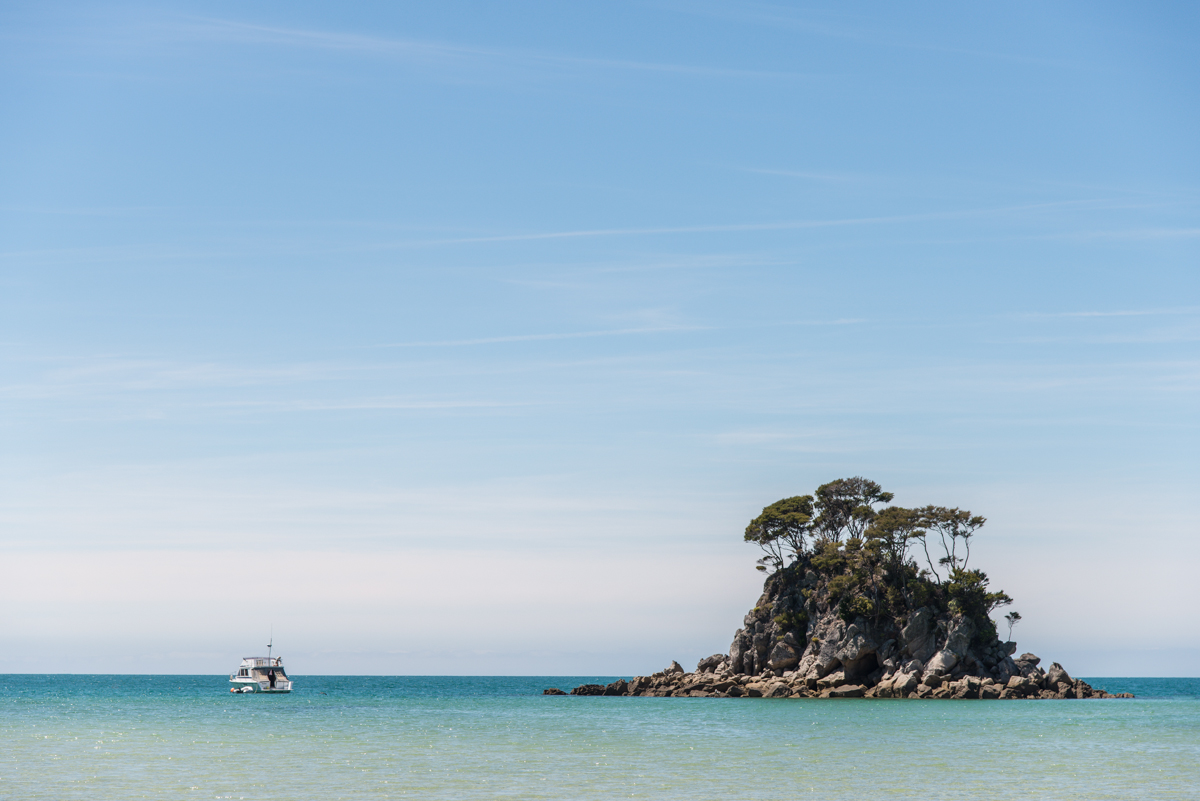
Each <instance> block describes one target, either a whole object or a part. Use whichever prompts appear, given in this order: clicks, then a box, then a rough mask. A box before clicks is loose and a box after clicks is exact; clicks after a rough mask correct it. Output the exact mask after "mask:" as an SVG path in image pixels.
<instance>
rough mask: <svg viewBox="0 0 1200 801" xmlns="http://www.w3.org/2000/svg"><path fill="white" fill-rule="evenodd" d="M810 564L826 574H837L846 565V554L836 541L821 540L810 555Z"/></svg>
mask: <svg viewBox="0 0 1200 801" xmlns="http://www.w3.org/2000/svg"><path fill="white" fill-rule="evenodd" d="M811 561H812V565H813V567H815V568H816V569H817V571H818V572H820V573H824V574H825V575H827V576H830V575H837V574H838V573H841V572H842V569H843V568H844V567H845V566H846V554H845V553H844V552H843V551H842V548H841V545H839V544H838V543H836V542H823V543H821V544H820V545H819V546H817V551H816V553H814V554H813V556H812V560H811Z"/></svg>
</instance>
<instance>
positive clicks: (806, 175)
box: [742, 167, 867, 183]
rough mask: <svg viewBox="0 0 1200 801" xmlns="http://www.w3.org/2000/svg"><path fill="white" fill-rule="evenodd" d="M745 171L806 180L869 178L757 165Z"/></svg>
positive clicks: (850, 180)
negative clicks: (765, 167)
mask: <svg viewBox="0 0 1200 801" xmlns="http://www.w3.org/2000/svg"><path fill="white" fill-rule="evenodd" d="M742 169H743V170H744V171H745V172H752V173H756V174H758V175H781V176H784V177H786V178H802V179H804V180H806V181H822V182H825V183H852V182H858V181H865V180H867V176H865V175H855V174H851V173H837V172H805V171H803V170H767V169H760V168H757V167H743V168H742Z"/></svg>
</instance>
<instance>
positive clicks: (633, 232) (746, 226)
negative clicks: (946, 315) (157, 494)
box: [381, 199, 1106, 247]
mask: <svg viewBox="0 0 1200 801" xmlns="http://www.w3.org/2000/svg"><path fill="white" fill-rule="evenodd" d="M1105 202H1106V201H1104V200H1096V199H1086V200H1062V201H1049V202H1044V203H1022V204H1016V205H1011V206H992V207H985V208H976V209H959V210H955V211H934V212H923V213H919V214H890V215H878V216H872V217H842V218H834V219H826V220H780V221H776V222H753V223H727V224H716V225H678V226H655V227H646V228H583V229H577V230H571V231H544V232H540V233H524V234H497V235H493V236H466V237H455V238H446V239H424V240H412V241H408V242H397V243H393V244H391V245H383V246H381V247H419V246H427V245H458V244H474V243H487V242H530V241H537V240H553V239H580V238H590V237H615V236H654V235H660V234H712V233H752V232H756V231H791V230H804V229H819V228H839V227H848V226H857V225H888V224H897V223H911V222H934V221H938V220H953V219H969V218H976V217H988V216H999V215H1006V214H1013V213H1022V212H1030V211H1042V210H1046V209H1052V208H1070V207H1080V206H1096V205H1102V204H1103V203H1105Z"/></svg>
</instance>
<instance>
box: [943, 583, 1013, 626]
mask: <svg viewBox="0 0 1200 801" xmlns="http://www.w3.org/2000/svg"><path fill="white" fill-rule="evenodd" d="M945 587H946V594H947V595H948V596H949V598H950V609H951V611H953V612H956V613H958V614H961V615H963V616H964V617H969V618H971V619H972V620H973V621H974V622H975V628H976V630H977V631H983V632H990V635H991V637H993V638H994V637H995V636H996V624H995V623H993V622H992V619H991V613H992V612H993V611H994V610H995V609H997V608H998V607H1001V606H1007V605H1008V604H1011V603H1012V598H1010V597H1009V596H1008V593H1005V592H988V577H987V574H986V573H984V572H983V571H982V570H963V569H961V568H956V569H954V571H953V572H951V574H950V579H949V581H947V582H946V585H945Z"/></svg>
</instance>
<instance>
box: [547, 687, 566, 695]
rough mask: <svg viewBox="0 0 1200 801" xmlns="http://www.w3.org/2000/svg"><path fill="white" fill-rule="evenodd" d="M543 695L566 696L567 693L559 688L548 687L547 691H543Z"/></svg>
mask: <svg viewBox="0 0 1200 801" xmlns="http://www.w3.org/2000/svg"><path fill="white" fill-rule="evenodd" d="M542 695H566V693H564V692H563V691H562V690H560V689H558V688H557V687H547V688H546V689H544V690H542Z"/></svg>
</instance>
